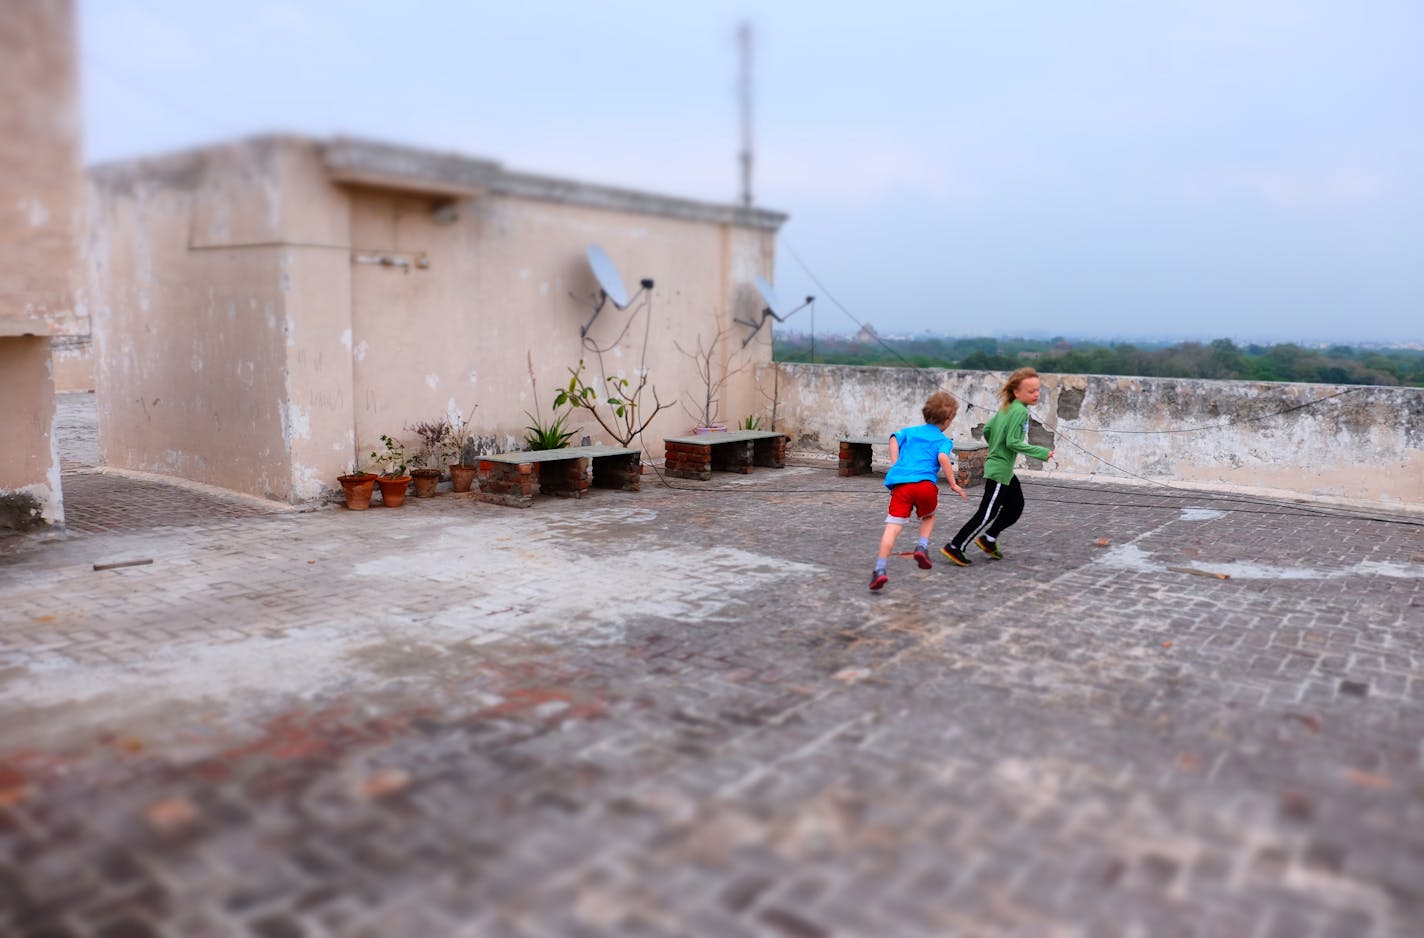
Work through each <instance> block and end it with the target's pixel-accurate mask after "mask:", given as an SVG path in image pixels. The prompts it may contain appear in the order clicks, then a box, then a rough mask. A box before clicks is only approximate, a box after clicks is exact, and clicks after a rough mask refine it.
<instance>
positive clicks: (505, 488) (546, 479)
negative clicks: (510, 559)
mask: <svg viewBox="0 0 1424 938" xmlns="http://www.w3.org/2000/svg"><path fill="white" fill-rule="evenodd" d="M477 466H478V472H477V476H478V478H479V488H480V490H479V492H478V493H476V496H475V497H476V498H477V499H478V500H480V501H485V502H492V503H494V504H497V505H510V506H514V507H518V508H528V507H529V506H530V505H531V504H532V503H533V499H534V495H535V494H539V495H556V496H560V497H563V498H581V497H582V496H583V495H584V493H585V492H587V491H588V490H589V488H600V489H621V490H622V491H625V492H637V491H640V490H641V489H642V484H643V482H642V463H641V460H640V458H639V453H638V450H635V449H625V448H623V447H618V446H567V447H564V448H563V449H541V450H521V451H519V452H514V453H490V454H487V455H484V456H481V457H480V458H479V460H478V462H477Z"/></svg>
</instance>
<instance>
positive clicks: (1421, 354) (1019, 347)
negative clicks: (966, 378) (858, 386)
mask: <svg viewBox="0 0 1424 938" xmlns="http://www.w3.org/2000/svg"><path fill="white" fill-rule="evenodd" d="M882 342H883V344H882ZM772 354H773V357H774V358H775V359H776V360H777V361H783V362H809V361H812V360H813V359H812V343H811V337H810V336H808V335H803V334H799V333H781V332H778V333H777V334H776V338H775V345H774V346H773V353H772ZM814 354H815V358H814V361H817V362H821V363H825V364H833V365H890V366H901V367H903V366H907V365H908V366H911V367H915V368H957V369H967V370H976V371H978V370H982V371H1010V370H1012V369H1014V368H1018V367H1020V366H1023V365H1032V366H1033V367H1034V368H1036V369H1038V370H1039V371H1041V372H1044V373H1058V374H1095V375H1142V376H1147V377H1157V378H1218V379H1223V380H1241V381H1306V382H1317V383H1321V384H1380V385H1399V386H1403V387H1416V388H1417V387H1424V350H1420V349H1405V348H1357V347H1354V346H1349V345H1332V346H1330V347H1328V348H1320V349H1315V348H1303V347H1302V346H1299V345H1245V346H1238V345H1237V344H1236V343H1234V342H1232V341H1231V340H1230V339H1217V340H1216V341H1215V342H1210V343H1206V344H1203V343H1200V342H1178V343H1176V344H1175V345H1165V344H1164V345H1133V344H1131V343H1127V342H1110V343H1097V342H1086V341H1073V342H1070V341H1068V340H1067V339H1064V338H1062V337H1055V338H1052V339H990V338H978V339H954V338H948V337H924V338H914V339H885V340H879V341H877V340H874V339H870V340H866V339H851V338H846V337H843V336H817V337H816V340H815V346H814Z"/></svg>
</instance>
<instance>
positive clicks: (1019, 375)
mask: <svg viewBox="0 0 1424 938" xmlns="http://www.w3.org/2000/svg"><path fill="white" fill-rule="evenodd" d="M1037 377H1038V372H1036V371H1034V370H1033V369H1032V368H1020V369H1019V370H1018V371H1015V372H1014V373H1013V374H1011V375H1009V380H1007V381H1005V382H1004V386H1003V387H1002V388H1000V389H999V401H1000V403H999V409H1000V410H1005V409H1007V408H1008V406H1009V405H1010V404H1012V403H1013V402H1014V394H1015V392H1017V391H1018V389H1019V385H1021V384H1023V383H1024V382H1025V381H1027V380H1028V379H1029V378H1037Z"/></svg>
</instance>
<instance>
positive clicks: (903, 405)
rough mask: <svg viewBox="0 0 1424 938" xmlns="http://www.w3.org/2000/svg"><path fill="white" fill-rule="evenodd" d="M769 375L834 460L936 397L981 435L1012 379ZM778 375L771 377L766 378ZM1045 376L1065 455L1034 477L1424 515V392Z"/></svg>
mask: <svg viewBox="0 0 1424 938" xmlns="http://www.w3.org/2000/svg"><path fill="white" fill-rule="evenodd" d="M773 368H774V369H775V370H776V371H778V372H779V375H780V394H779V401H778V419H777V428H778V429H782V430H785V431H787V432H788V433H789V434H790V435H791V437H792V445H793V448H798V449H801V450H805V451H808V452H820V453H825V454H828V455H829V454H834V453H835V451H836V449H837V444H838V441H839V439H840V438H841V437H842V436H844V435H856V436H860V435H875V436H878V435H881V434H886V435H888V434H889V433H890V432H892V431H894V430H896V429H898V428H899V427H901V426H905V425H907V424H911V423H919V422H920V420H921V418H920V406H921V405H922V404H923V403H924V399H925V398H926V397H927V396H928V395H929V394H930V393H931V392H933V391H935V390H940V389H943V390H947V391H949V392H951V393H953V394H955V395H956V396H958V397H959V398H961V399H963V400H965V401H969V402H972V403H971V406H968V407H965V406H963V405H962V406H961V411H960V414H959V416H958V417H957V418H956V419H955V421H954V423H953V424H952V426H951V427H950V433H951V435H952V436H954V437H955V438H956V439H969V438H972V435H973V428H974V427H975V426H978V425H981V424H983V422H984V420H985V419H987V417H988V416H989V415H990V413H991V412H992V409H993V408H994V407H996V406H997V405H996V401H997V393H998V389H999V387H1001V386H1002V384H1003V381H1004V378H1005V377H1006V375H1004V374H1001V373H997V372H978V371H946V370H942V369H904V368H853V367H845V366H837V365H805V364H779V365H776V366H773ZM770 379H771V373H770V370H768V372H767V373H766V374H765V375H764V377H763V381H764V382H765V381H769V380H770ZM1042 382H1043V389H1044V393H1043V396H1042V398H1041V400H1040V401H1039V404H1038V406H1037V407H1036V408H1034V410H1033V416H1034V418H1035V420H1036V421H1039V422H1041V424H1042V426H1041V428H1039V427H1035V428H1034V429H1033V431H1032V433H1031V439H1033V441H1034V442H1042V443H1044V444H1045V445H1050V446H1055V447H1056V453H1055V458H1054V460H1053V462H1052V463H1051V464H1048V465H1047V466H1042V467H1041V466H1038V465H1036V464H1033V463H1031V462H1030V463H1029V465H1028V468H1027V469H1026V470H1025V471H1028V472H1045V473H1056V474H1059V475H1062V476H1067V477H1084V476H1094V477H1096V478H1100V479H1101V478H1108V479H1113V480H1115V481H1116V480H1134V481H1143V480H1150V481H1152V482H1160V483H1169V484H1182V485H1187V486H1193V485H1199V486H1203V487H1214V488H1222V487H1226V488H1233V489H1240V490H1250V491H1264V492H1272V493H1276V494H1284V495H1304V496H1311V497H1317V498H1326V499H1336V500H1339V501H1342V502H1348V503H1357V504H1374V505H1382V506H1390V507H1399V508H1420V507H1424V389H1420V388H1379V387H1358V386H1348V387H1344V386H1336V385H1318V384H1279V383H1258V382H1241V381H1195V380H1186V379H1172V378H1135V377H1126V378H1119V377H1106V376H1102V375H1044V376H1043V377H1042ZM1327 398H1328V399H1327ZM974 404H977V405H978V406H973V405H974ZM1197 428H1205V429H1197ZM1048 433H1053V434H1056V436H1054V437H1053V438H1052V439H1050V438H1049V437H1048V436H1047V435H1046V434H1048ZM1138 477H1141V478H1140V479H1139V478H1138Z"/></svg>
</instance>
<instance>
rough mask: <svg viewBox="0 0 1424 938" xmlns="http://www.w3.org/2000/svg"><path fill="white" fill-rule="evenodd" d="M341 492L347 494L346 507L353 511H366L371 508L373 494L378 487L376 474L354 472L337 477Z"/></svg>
mask: <svg viewBox="0 0 1424 938" xmlns="http://www.w3.org/2000/svg"><path fill="white" fill-rule="evenodd" d="M336 481H337V482H340V483H341V490H342V491H343V492H345V493H346V507H347V508H349V509H351V510H352V511H365V510H366V509H367V508H370V507H371V493H372V492H373V491H374V490H375V487H376V474H375V473H374V472H353V473H351V474H350V475H344V476H337V478H336Z"/></svg>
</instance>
